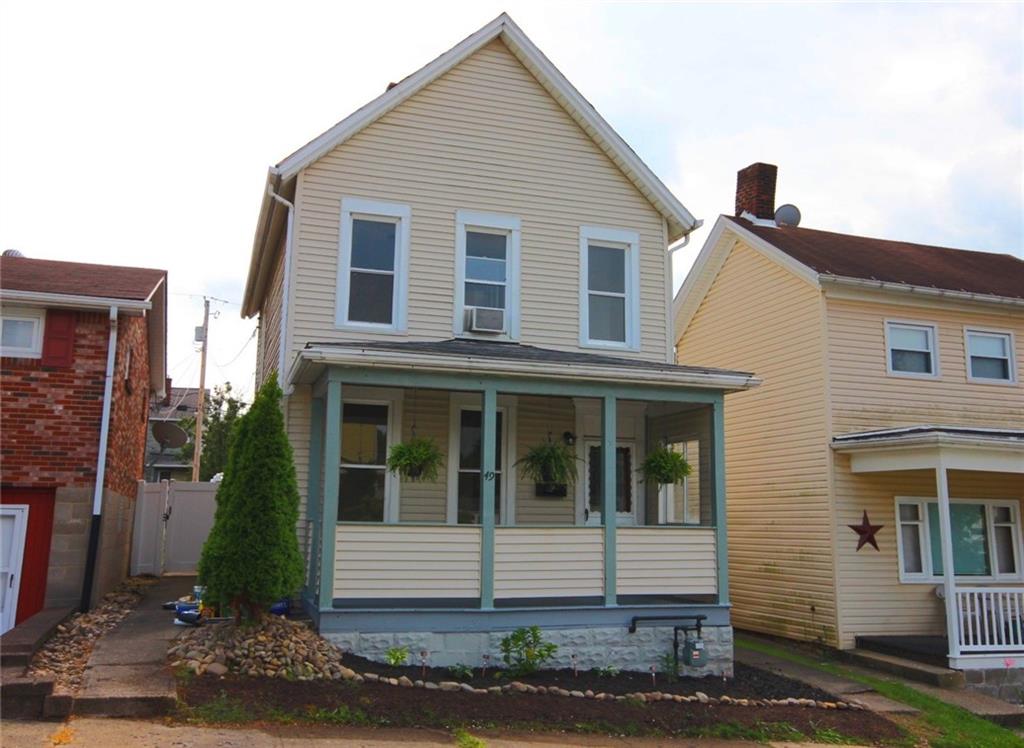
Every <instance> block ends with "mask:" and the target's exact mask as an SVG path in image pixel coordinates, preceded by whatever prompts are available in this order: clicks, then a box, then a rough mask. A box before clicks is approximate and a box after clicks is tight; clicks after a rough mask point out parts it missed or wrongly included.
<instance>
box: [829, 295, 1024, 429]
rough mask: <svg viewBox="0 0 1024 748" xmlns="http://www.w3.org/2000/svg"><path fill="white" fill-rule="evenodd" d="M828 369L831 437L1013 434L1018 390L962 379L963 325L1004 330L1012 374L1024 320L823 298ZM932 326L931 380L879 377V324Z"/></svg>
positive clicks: (1023, 362)
mask: <svg viewBox="0 0 1024 748" xmlns="http://www.w3.org/2000/svg"><path fill="white" fill-rule="evenodd" d="M826 306H827V309H828V327H829V346H828V356H829V365H830V368H831V370H832V378H831V386H832V419H833V429H834V432H835V433H836V434H837V435H838V434H845V433H850V432H855V431H864V430H868V429H884V428H892V427H896V426H912V425H919V424H935V425H945V426H989V427H994V428H999V427H1005V428H1020V427H1021V424H1024V386H1022V385H1021V384H1020V383H1019V381H1018V384H1016V385H1000V384H979V383H972V382H968V381H967V355H966V351H965V343H964V327H965V326H968V327H971V328H980V329H995V330H1009V331H1012V332H1014V334H1015V338H1016V344H1017V345H1016V348H1017V350H1016V361H1017V371H1018V372H1020V371H1021V367H1022V366H1024V350H1022V346H1024V314H1022V313H1021V312H1020V311H1019V310H1014V311H1005V312H1001V311H999V310H991V311H990V310H989V309H988V308H986V307H982V306H980V305H979V306H978V307H977V311H967V310H965V309H963V308H961V307H958V306H956V305H954V304H942V305H940V304H937V303H936V304H929V305H921V306H910V305H904V304H897V303H883V302H880V301H854V300H846V299H835V298H828V299H827V302H826ZM886 320H903V321H915V322H922V323H928V324H933V325H935V326H936V328H937V335H936V338H937V340H938V361H939V377H938V378H937V379H919V378H909V377H899V376H890V375H887V374H886V356H887V351H886V347H885V321H886Z"/></svg>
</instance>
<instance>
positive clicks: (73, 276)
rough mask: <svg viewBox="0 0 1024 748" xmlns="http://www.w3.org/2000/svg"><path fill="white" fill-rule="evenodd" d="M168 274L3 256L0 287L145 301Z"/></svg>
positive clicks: (140, 269) (82, 263) (117, 266)
mask: <svg viewBox="0 0 1024 748" xmlns="http://www.w3.org/2000/svg"><path fill="white" fill-rule="evenodd" d="M166 277H167V271H166V270H152V269H149V268H129V267H123V266H121V265H93V264H91V263H85V262H60V261H57V260H37V259H33V258H30V257H0V290H5V291H36V292H40V293H56V294H66V295H69V296H103V297H108V298H113V299H131V300H133V301H145V300H146V299H148V298H149V297H150V295H151V294H152V293H153V289H155V288H156V287H157V285H158V284H159V283H160V281H161V280H164V279H165V278H166Z"/></svg>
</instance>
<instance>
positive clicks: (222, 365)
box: [213, 328, 257, 374]
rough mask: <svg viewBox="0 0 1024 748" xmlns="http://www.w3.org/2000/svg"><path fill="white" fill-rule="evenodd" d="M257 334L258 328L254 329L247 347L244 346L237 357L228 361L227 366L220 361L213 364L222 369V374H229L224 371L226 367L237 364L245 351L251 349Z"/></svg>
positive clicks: (246, 342)
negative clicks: (250, 346)
mask: <svg viewBox="0 0 1024 748" xmlns="http://www.w3.org/2000/svg"><path fill="white" fill-rule="evenodd" d="M256 332H257V330H256V328H253V331H252V335H250V336H249V338H248V339H247V340H246V341H245V345H243V346H242V349H241V350H240V351H239V352H238V353H236V354H235V357H234V358H232V359H231V360H230V361H228V362H227V363H226V364H222V363H220V362H219V361H217V359H213V363H214V364H216V365H217V368H218V369H220V370H221V372H222V373H224V374H227V372H226V371H224V369H225V367H228V366H231V364H233V363H235V361H237V360H238V359H239V358H241V356H242V354H243V353H245V349H246V348H248V347H249V343H251V342H252V341H253V339H254V338H255V337H256Z"/></svg>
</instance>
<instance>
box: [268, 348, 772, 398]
mask: <svg viewBox="0 0 1024 748" xmlns="http://www.w3.org/2000/svg"><path fill="white" fill-rule="evenodd" d="M326 366H342V367H348V368H374V369H416V370H418V371H424V372H435V373H473V374H487V375H494V376H506V377H525V378H533V379H547V380H565V379H572V380H586V381H597V382H624V383H643V384H649V385H661V386H665V385H677V386H686V387H703V388H708V389H716V390H723V391H726V392H735V391H739V390H746V389H750V388H752V387H756V386H757V385H759V384H760V383H761V380H760V379H759V378H758V377H756V376H755V375H754V374H752V373H750V372H743V371H734V370H730V369H716V368H709V367H699V366H683V365H679V364H670V363H664V362H660V361H643V360H640V359H631V358H624V357H620V356H609V355H605V354H597V353H581V352H577V351H560V350H554V349H551V348H539V347H537V346H532V345H523V344H521V343H502V342H492V341H482V340H467V339H454V338H453V339H450V340H441V341H368V342H349V343H309V344H307V345H306V347H305V349H303V350H302V351H300V352H299V353H298V355H297V356H296V358H295V361H294V362H293V364H292V367H291V370H290V371H289V376H288V381H289V382H291V383H293V384H308V383H312V382H314V381H316V380H317V378H319V376H320V374H321V373H322V370H323V369H324V367H326Z"/></svg>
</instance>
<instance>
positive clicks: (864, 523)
mask: <svg viewBox="0 0 1024 748" xmlns="http://www.w3.org/2000/svg"><path fill="white" fill-rule="evenodd" d="M847 527H849V528H850V529H851V530H853V531H854V532H855V533H857V535H858V536H859V537H858V538H857V550H858V551H859V550H860V549H861V548H863V547H864V546H865V545H867V544H868V543H871V545H873V546H874V547H875V550H876V551H877V550H879V548H878V541H876V540H875V535H876V534H877V533H878V531H879V530H881V529H882V528H883V527H885V525H873V524H871V520H869V519H868V513H867V511H866V510H865V512H864V517H863V519H861V521H860V524H859V525H847Z"/></svg>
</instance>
